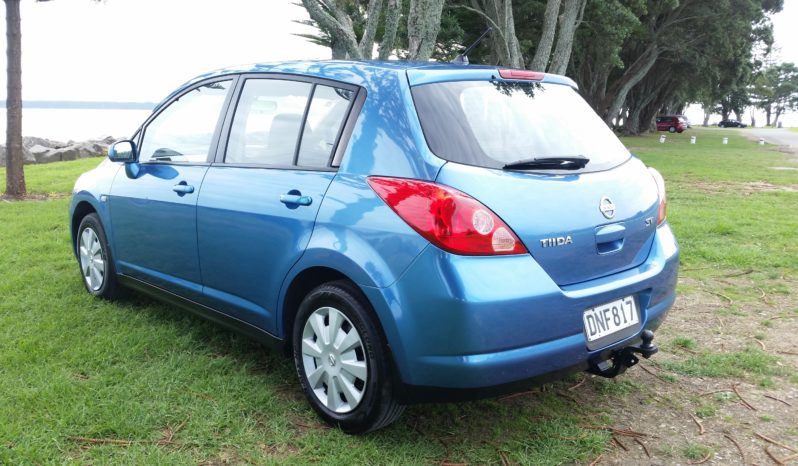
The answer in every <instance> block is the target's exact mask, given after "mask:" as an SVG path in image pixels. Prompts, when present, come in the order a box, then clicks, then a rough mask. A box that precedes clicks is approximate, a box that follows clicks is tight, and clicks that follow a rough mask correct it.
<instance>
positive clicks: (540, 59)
mask: <svg viewBox="0 0 798 466" xmlns="http://www.w3.org/2000/svg"><path fill="white" fill-rule="evenodd" d="M559 13H560V0H548V1H547V2H546V12H545V13H544V14H543V32H541V34H540V42H538V47H537V49H535V57H534V58H532V63H530V64H529V69H530V70H536V71H546V65H548V64H549V56H550V55H551V47H552V45H554V32H555V30H556V29H557V15H558V14H559Z"/></svg>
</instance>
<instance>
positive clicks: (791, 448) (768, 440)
mask: <svg viewBox="0 0 798 466" xmlns="http://www.w3.org/2000/svg"><path fill="white" fill-rule="evenodd" d="M754 435H756V436H757V437H759V438H761V439H762V440H764V441H766V442H768V443H772V444H773V445H776V446H777V447H781V448H784V449H785V450H790V451H791V452H793V453H798V450H797V449H795V448H793V447H790V446H787V445H785V444H783V443H780V442H777V441H775V440H773V439H772V438H770V437H765V436H764V435H762V434H760V433H759V432H754Z"/></svg>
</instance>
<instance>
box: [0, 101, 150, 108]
mask: <svg viewBox="0 0 798 466" xmlns="http://www.w3.org/2000/svg"><path fill="white" fill-rule="evenodd" d="M156 105H157V104H156V103H154V102H106V101H95V102H91V101H72V100H24V101H22V108H52V109H69V110H76V109H77V110H152V109H153V108H155V106H156ZM0 107H2V108H5V107H6V101H5V100H0Z"/></svg>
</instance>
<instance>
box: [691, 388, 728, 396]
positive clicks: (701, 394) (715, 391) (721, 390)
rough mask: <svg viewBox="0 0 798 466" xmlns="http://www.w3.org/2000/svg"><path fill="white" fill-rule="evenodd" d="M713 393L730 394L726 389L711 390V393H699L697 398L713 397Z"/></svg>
mask: <svg viewBox="0 0 798 466" xmlns="http://www.w3.org/2000/svg"><path fill="white" fill-rule="evenodd" d="M715 393H731V390H729V389H728V388H721V389H720V390H712V391H711V392H704V393H699V394H698V396H707V395H714V394H715Z"/></svg>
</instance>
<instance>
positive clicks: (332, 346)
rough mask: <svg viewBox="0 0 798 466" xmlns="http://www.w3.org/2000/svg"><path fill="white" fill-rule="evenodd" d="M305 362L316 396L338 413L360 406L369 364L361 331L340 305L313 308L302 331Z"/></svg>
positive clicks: (311, 386)
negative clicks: (339, 307) (342, 310)
mask: <svg viewBox="0 0 798 466" xmlns="http://www.w3.org/2000/svg"><path fill="white" fill-rule="evenodd" d="M302 366H303V368H304V370H305V377H307V380H308V384H309V385H310V389H311V390H313V393H314V394H315V395H316V398H317V399H318V400H319V401H320V402H321V403H322V404H323V405H324V406H326V407H327V409H329V410H330V411H334V412H336V413H341V414H343V413H348V412H350V411H352V410H353V409H355V408H357V405H358V404H360V401H361V400H362V399H363V395H364V394H365V392H366V381H367V380H368V366H367V364H366V351H365V348H364V347H363V341H362V340H361V339H360V334H359V333H358V332H357V329H355V326H354V325H352V322H350V321H349V319H347V318H346V316H345V315H344V314H343V313H342V312H341V311H339V310H338V309H335V308H332V307H322V308H319V309H316V310H315V311H313V313H312V314H311V315H310V317H308V320H307V322H305V328H304V329H303V331H302Z"/></svg>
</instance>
